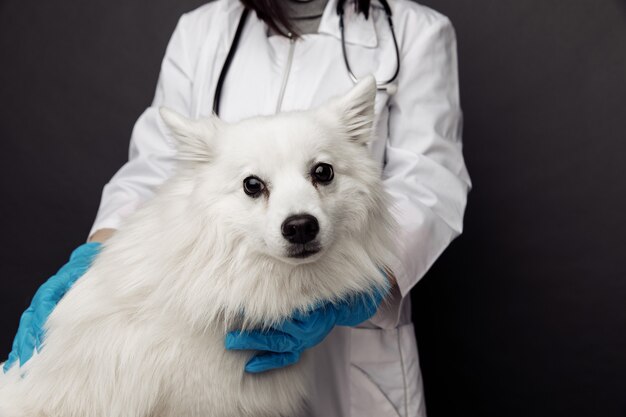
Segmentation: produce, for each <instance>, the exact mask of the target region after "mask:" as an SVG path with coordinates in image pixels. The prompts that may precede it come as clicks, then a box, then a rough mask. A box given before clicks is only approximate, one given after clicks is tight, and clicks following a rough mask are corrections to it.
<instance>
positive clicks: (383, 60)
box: [90, 0, 471, 417]
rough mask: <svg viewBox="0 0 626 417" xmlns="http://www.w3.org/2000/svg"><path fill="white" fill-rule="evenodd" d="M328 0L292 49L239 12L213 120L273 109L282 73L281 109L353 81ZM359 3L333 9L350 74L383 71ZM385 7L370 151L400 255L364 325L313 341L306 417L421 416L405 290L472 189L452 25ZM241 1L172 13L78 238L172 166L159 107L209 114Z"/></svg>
mask: <svg viewBox="0 0 626 417" xmlns="http://www.w3.org/2000/svg"><path fill="white" fill-rule="evenodd" d="M335 1H336V0H329V2H328V5H327V6H326V9H325V11H324V14H323V16H322V18H321V22H320V27H319V33H317V34H308V35H304V36H303V37H302V39H301V40H298V41H296V42H295V43H293V45H291V43H290V40H289V39H287V38H284V37H280V36H269V37H268V32H267V27H266V25H265V24H264V23H263V22H262V21H261V20H259V19H258V18H257V16H256V15H255V14H254V13H251V14H250V16H249V17H248V21H247V23H246V26H245V28H244V31H243V33H242V37H241V41H240V44H239V48H238V50H237V52H236V54H235V57H234V60H233V62H232V65H231V67H230V71H229V72H228V75H227V77H226V81H225V83H224V87H223V92H222V102H221V110H220V113H221V114H220V116H221V117H222V118H223V119H224V120H226V121H235V120H239V119H242V118H246V117H250V116H255V115H260V114H265V115H266V114H273V113H274V112H275V111H276V106H277V102H278V101H279V94H280V91H281V85H282V84H283V82H284V81H285V77H287V78H286V86H285V89H284V96H283V98H282V108H281V110H293V109H306V108H309V107H311V106H314V105H318V104H321V103H322V102H324V101H325V100H326V99H328V98H329V97H332V96H334V95H337V94H340V93H344V92H345V91H347V90H348V89H349V88H350V87H351V86H352V85H353V83H352V81H351V80H350V78H349V77H348V74H347V72H346V68H345V66H344V62H343V57H342V54H341V43H340V35H339V26H338V16H337V14H336V13H335ZM372 7H373V9H372V12H371V18H370V19H368V20H365V18H364V17H363V15H356V14H355V13H354V12H353V7H351V5H350V4H347V5H346V7H345V11H346V16H345V21H346V22H345V23H346V34H345V38H346V44H347V53H348V56H349V59H350V63H351V66H352V68H353V70H354V72H355V73H356V75H357V76H362V75H365V74H368V73H373V74H374V75H375V76H376V78H377V79H379V80H386V79H388V78H389V77H390V75H391V74H393V72H394V70H395V65H396V59H395V54H394V50H393V43H392V40H391V32H390V29H389V26H388V23H387V21H386V16H385V14H384V12H383V10H382V9H381V7H380V5H379V4H378V3H377V2H376V1H374V2H373V6H372ZM392 8H393V12H394V26H395V30H396V36H397V39H398V44H399V47H400V54H401V69H400V74H399V76H398V78H397V80H396V83H397V86H398V91H397V93H396V94H394V95H391V96H390V95H388V94H387V93H386V92H379V93H378V95H377V97H376V118H377V122H376V133H377V137H376V139H375V140H374V142H373V143H372V145H371V151H372V153H373V155H374V157H375V158H376V159H378V160H379V161H380V163H381V164H384V170H383V176H384V185H385V187H386V189H387V191H388V192H389V193H390V194H391V196H392V198H393V201H394V203H395V205H396V208H397V214H396V217H397V219H398V221H399V223H400V225H401V236H399V239H400V241H401V242H402V244H403V250H402V253H401V254H400V259H401V262H400V263H399V264H397V265H392V266H391V267H392V269H393V272H394V274H395V276H396V278H397V281H398V286H399V292H396V293H395V294H394V295H393V297H391V298H390V299H389V300H388V301H389V303H388V304H387V306H386V307H385V308H382V309H381V310H380V311H379V312H378V314H377V315H376V316H375V317H374V318H373V319H372V320H371V321H369V322H367V323H365V324H364V325H362V326H359V328H342V327H337V328H335V329H334V330H333V332H332V333H331V334H330V335H329V336H328V338H327V339H326V340H325V341H324V342H322V343H321V344H320V345H319V346H317V347H315V348H314V349H313V350H312V354H313V355H315V360H316V362H317V363H316V367H315V369H316V375H315V379H316V380H315V386H316V392H315V394H314V397H313V401H312V404H311V410H310V411H309V415H313V416H317V417H347V416H352V417H367V416H376V417H385V416H403V417H409V416H411V417H414V416H424V415H425V404H424V397H423V391H422V380H421V375H420V368H419V362H418V356H417V347H416V342H415V337H414V333H413V325H412V323H411V318H410V299H409V291H410V289H411V288H412V287H413V286H414V285H415V284H416V283H417V281H418V280H419V279H420V278H421V277H422V276H423V275H424V274H425V273H426V271H427V270H428V269H429V268H430V266H431V265H432V264H433V262H434V261H435V260H436V259H437V257H438V256H439V255H440V254H441V252H442V251H443V250H444V249H445V248H446V247H447V245H448V244H449V243H450V242H451V241H452V240H453V239H454V238H455V237H456V236H457V235H459V234H460V233H461V231H462V225H463V214H464V210H465V205H466V197H467V193H468V192H469V190H470V188H471V181H470V178H469V175H468V172H467V170H466V167H465V163H464V160H463V156H462V151H461V147H462V143H461V110H460V107H459V94H458V79H457V60H456V43H455V34H454V30H453V28H452V26H451V24H450V22H449V20H448V19H447V18H446V17H444V16H443V15H441V14H439V13H437V12H435V11H433V10H431V9H429V8H427V7H424V6H421V5H418V4H417V3H413V2H411V1H408V0H397V1H395V2H392ZM241 11H242V6H241V4H240V3H239V2H238V1H237V0H218V1H215V2H212V3H208V4H206V5H204V6H202V7H200V8H198V9H196V10H194V11H192V12H189V13H186V14H184V15H183V16H182V17H181V18H180V20H179V22H178V25H177V27H176V30H175V31H174V34H173V35H172V38H171V40H170V42H169V45H168V47H167V50H166V54H165V58H164V60H163V64H162V68H161V73H160V77H159V82H158V85H157V89H156V94H155V98H154V101H153V103H152V105H151V106H150V107H149V108H148V109H147V110H146V111H145V112H144V113H143V114H142V115H141V117H140V118H139V119H138V120H137V123H136V124H135V127H134V129H133V132H132V137H131V142H130V150H129V161H128V162H127V163H126V164H125V165H124V166H122V167H121V169H120V170H119V171H118V172H117V173H116V174H115V175H114V176H113V178H112V179H111V180H110V182H109V183H108V184H106V185H105V187H104V190H103V194H102V201H101V204H100V209H99V211H98V214H97V217H96V220H95V222H94V224H93V227H92V229H91V231H90V235H91V234H92V233H93V232H94V231H96V230H98V229H101V228H117V227H118V226H119V225H120V222H121V221H122V219H123V218H124V217H126V216H127V215H128V214H129V213H130V212H132V211H133V210H135V209H136V208H137V207H138V206H139V205H140V204H142V202H144V201H145V200H146V199H148V198H149V197H150V196H151V195H153V193H154V189H155V187H156V186H158V185H159V184H161V183H162V182H163V181H164V180H165V179H166V178H167V177H168V176H169V175H171V173H172V165H173V161H174V159H173V156H174V145H173V143H172V142H171V139H169V138H168V136H167V133H166V129H165V127H164V125H163V122H162V121H161V120H160V118H159V116H158V108H159V106H167V107H170V108H172V109H175V110H177V111H178V112H180V113H182V114H186V115H188V116H190V117H194V118H197V117H201V116H206V115H208V114H210V113H211V111H212V101H213V94H214V90H215V87H216V83H217V79H218V77H219V73H220V69H221V67H222V64H223V62H224V59H225V57H226V54H227V53H228V50H229V47H230V45H231V40H232V38H233V36H234V32H235V28H236V26H237V23H238V21H239V17H240V15H241ZM290 48H293V51H292V52H293V56H292V60H291V64H289V59H288V56H289V49H290Z"/></svg>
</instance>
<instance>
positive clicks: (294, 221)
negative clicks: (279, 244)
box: [280, 214, 320, 244]
mask: <svg viewBox="0 0 626 417" xmlns="http://www.w3.org/2000/svg"><path fill="white" fill-rule="evenodd" d="M280 229H281V232H282V233H283V237H284V238H285V239H287V240H288V241H289V242H291V243H303V244H304V243H307V242H310V241H312V240H313V239H315V236H317V232H319V231H320V225H319V223H317V219H316V218H315V217H313V216H311V215H310V214H297V215H295V216H289V217H287V218H286V219H285V221H284V222H283V225H282V226H281V228H280Z"/></svg>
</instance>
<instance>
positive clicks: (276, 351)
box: [225, 291, 386, 373]
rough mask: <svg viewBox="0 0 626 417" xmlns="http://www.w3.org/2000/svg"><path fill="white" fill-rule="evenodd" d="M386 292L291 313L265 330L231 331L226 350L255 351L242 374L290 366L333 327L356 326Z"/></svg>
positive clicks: (366, 316)
mask: <svg viewBox="0 0 626 417" xmlns="http://www.w3.org/2000/svg"><path fill="white" fill-rule="evenodd" d="M385 294H386V292H381V291H377V292H375V293H374V294H373V295H358V296H354V297H352V298H351V299H348V300H345V301H342V302H340V303H336V304H331V303H327V304H324V305H322V306H319V307H317V308H315V309H313V310H312V311H310V312H308V313H306V314H302V313H295V314H294V315H293V316H292V317H291V319H289V320H285V321H284V322H282V323H280V324H279V325H277V326H274V327H272V328H270V329H268V330H266V331H261V330H251V331H244V332H242V331H234V332H230V333H228V334H227V335H226V340H225V345H226V349H230V350H258V351H260V352H259V353H257V354H256V355H255V356H254V357H252V359H250V360H249V361H248V363H247V364H246V367H245V370H246V372H251V373H257V372H265V371H268V370H271V369H276V368H282V367H284V366H287V365H292V364H294V363H296V362H298V360H299V359H300V355H301V354H302V352H303V351H304V350H305V349H309V348H311V347H313V346H315V345H317V344H318V343H320V342H321V341H322V340H324V338H325V337H326V336H327V335H328V333H330V331H331V330H332V329H333V327H335V326H356V325H357V324H359V323H362V322H364V321H365V320H367V319H369V318H370V317H372V316H373V315H374V314H375V313H376V311H377V310H378V307H379V306H380V304H381V302H382V300H383V298H384V296H385Z"/></svg>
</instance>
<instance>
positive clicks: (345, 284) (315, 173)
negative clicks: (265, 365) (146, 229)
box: [161, 77, 391, 316]
mask: <svg viewBox="0 0 626 417" xmlns="http://www.w3.org/2000/svg"><path fill="white" fill-rule="evenodd" d="M375 94H376V86H375V81H374V78H373V77H367V78H365V79H363V80H362V81H361V82H359V83H358V84H357V85H356V86H355V87H354V88H353V89H351V90H350V91H349V92H348V93H347V94H346V95H344V96H341V97H338V98H335V99H333V100H331V101H329V102H328V103H326V104H325V105H323V106H321V107H319V108H316V109H312V110H308V111H299V112H289V113H282V114H278V115H276V116H267V117H256V118H252V119H247V120H243V121H241V122H238V123H233V124H227V123H224V122H223V121H221V120H219V119H218V118H216V117H211V118H206V119H200V120H189V119H186V118H184V117H183V116H181V115H179V114H177V113H174V112H172V111H171V110H167V109H165V108H162V109H161V115H162V118H163V120H164V121H165V123H166V125H167V126H168V127H169V129H170V130H171V131H172V132H173V133H174V137H175V138H176V140H177V143H178V158H179V159H180V160H181V161H183V162H182V166H183V167H184V169H183V171H184V172H185V174H183V176H185V177H186V178H187V181H191V182H192V183H193V193H192V194H191V195H190V199H191V201H190V207H192V211H191V212H190V213H193V216H194V217H195V219H194V221H195V224H196V225H197V230H198V231H199V232H200V233H201V231H202V229H203V228H206V230H207V233H210V234H216V235H217V236H211V239H214V240H215V239H217V240H218V243H216V244H214V249H213V250H217V251H219V252H221V253H222V254H223V255H225V256H227V257H230V258H231V259H230V260H229V261H228V262H230V263H231V264H232V263H236V264H237V265H236V266H235V265H230V266H229V268H230V270H231V271H234V270H238V273H242V274H246V272H245V269H246V268H255V269H256V270H259V271H261V274H266V276H258V275H257V274H256V273H254V274H252V275H254V276H247V277H239V278H238V279H240V282H238V283H233V282H229V283H228V286H229V290H230V291H235V292H237V293H238V294H239V295H240V296H241V297H246V296H250V297H259V296H261V295H262V294H263V293H264V292H266V293H267V294H266V297H269V298H271V299H272V301H271V302H272V303H273V304H276V300H275V298H276V296H277V295H279V294H280V295H282V296H284V297H290V298H291V300H290V301H288V302H286V305H285V306H284V308H285V309H287V310H288V309H290V308H304V307H306V306H307V305H310V304H311V303H313V302H317V301H320V300H322V299H337V298H341V297H343V296H345V295H347V294H348V293H350V292H354V291H363V290H366V289H368V288H371V287H372V286H375V285H380V284H381V276H380V272H379V271H378V270H377V269H376V266H377V265H378V266H384V265H383V263H384V262H386V260H387V259H386V258H387V257H388V255H389V253H388V252H389V251H388V250H389V249H390V248H388V247H389V246H390V242H391V239H390V238H389V236H390V233H389V229H390V225H391V221H390V218H389V216H388V212H387V209H386V205H385V196H384V193H383V191H382V187H381V180H380V167H379V166H378V164H377V163H376V162H374V161H373V160H372V158H371V157H370V155H369V150H368V146H367V145H368V143H369V141H370V140H371V137H372V124H373V120H374V99H375ZM209 230H211V232H209ZM219 241H221V243H219ZM226 247H228V249H225V248H226ZM228 262H227V263H228ZM373 270H374V272H373ZM247 274H248V275H250V272H247ZM336 274H339V275H341V274H342V275H344V276H337V275H336ZM272 275H276V276H272ZM282 275H284V276H282ZM321 275H324V276H321ZM373 275H374V276H373ZM278 276H282V277H278ZM268 281H269V282H273V283H274V284H268ZM274 286H275V287H276V288H274ZM279 287H280V289H278V288H279ZM272 291H278V294H274V295H273V296H272V294H271V293H272ZM303 294H304V295H303ZM231 304H232V301H231ZM235 304H240V305H239V307H241V308H244V309H246V310H247V311H249V310H250V309H251V306H250V305H248V304H246V303H245V302H244V301H237V302H235ZM244 304H245V305H244ZM278 310H283V308H278ZM287 310H285V311H287ZM266 314H269V316H272V315H273V314H270V313H267V312H263V313H261V312H259V315H266ZM276 314H278V315H280V313H278V311H277V312H276Z"/></svg>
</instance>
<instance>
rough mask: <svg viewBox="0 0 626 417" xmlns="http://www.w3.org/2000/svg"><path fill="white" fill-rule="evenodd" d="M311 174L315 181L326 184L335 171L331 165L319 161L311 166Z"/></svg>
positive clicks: (331, 178)
mask: <svg viewBox="0 0 626 417" xmlns="http://www.w3.org/2000/svg"><path fill="white" fill-rule="evenodd" d="M311 176H312V177H313V179H314V180H315V182H317V183H321V184H328V183H329V182H331V181H332V180H333V178H334V176H335V173H334V171H333V166H332V165H330V164H324V163H320V164H317V165H315V166H314V167H313V170H312V171H311Z"/></svg>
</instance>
